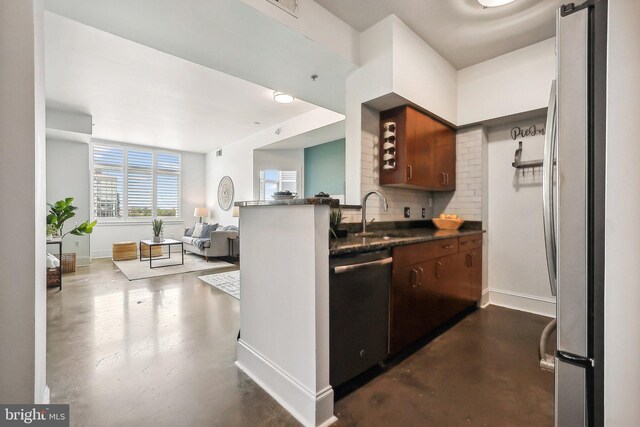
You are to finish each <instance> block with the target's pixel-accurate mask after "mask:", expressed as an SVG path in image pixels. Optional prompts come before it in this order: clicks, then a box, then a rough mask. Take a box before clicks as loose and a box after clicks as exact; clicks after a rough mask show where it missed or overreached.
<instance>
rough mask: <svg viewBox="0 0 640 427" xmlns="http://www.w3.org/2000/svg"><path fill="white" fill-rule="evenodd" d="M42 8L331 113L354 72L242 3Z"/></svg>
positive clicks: (77, 3)
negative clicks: (313, 76)
mask: <svg viewBox="0 0 640 427" xmlns="http://www.w3.org/2000/svg"><path fill="white" fill-rule="evenodd" d="M44 3H45V8H46V10H47V11H49V12H53V13H55V14H57V15H60V16H64V17H67V18H70V19H73V20H74V21H77V22H81V23H83V24H86V25H89V26H91V27H94V28H98V29H100V30H103V31H106V32H108V33H111V34H114V35H117V36H120V37H122V38H124V39H127V40H131V41H134V42H137V43H140V44H142V45H145V46H149V47H152V48H154V49H157V50H159V51H162V52H165V53H168V54H171V55H174V56H177V57H179V58H183V59H186V60H188V61H191V62H194V63H196V64H200V65H204V66H205V67H209V68H212V69H214V70H218V71H221V72H223V73H226V74H229V75H232V76H236V77H239V78H241V79H243V80H247V81H250V82H253V83H256V84H259V85H261V86H265V87H269V88H273V89H275V90H279V91H281V92H286V93H291V94H293V95H295V96H296V97H298V98H300V99H304V100H305V101H308V102H310V103H313V104H315V105H319V106H322V107H325V108H328V109H330V110H333V111H337V112H340V113H344V111H345V80H346V76H347V74H348V73H349V72H350V71H351V70H353V69H354V67H355V65H354V64H352V63H351V62H349V60H347V59H346V58H344V57H343V56H341V55H339V54H338V53H336V52H335V51H333V50H331V49H329V48H325V47H322V46H320V45H319V44H318V43H316V42H314V41H313V40H312V39H311V38H309V37H306V36H305V35H303V34H301V33H299V32H298V31H295V30H293V29H291V28H289V27H287V26H285V25H283V24H282V23H281V22H279V21H277V20H276V19H273V18H272V17H270V16H268V15H267V14H265V13H262V12H261V11H259V10H257V9H255V8H254V7H251V6H249V5H247V4H245V3H244V2H242V1H240V0H135V1H132V0H108V1H105V0H46V1H45V2H44ZM273 8H275V9H278V7H277V6H275V5H274V6H273ZM278 10H279V9H278ZM313 74H318V75H319V76H320V78H318V79H317V81H315V82H314V81H312V80H311V79H310V77H311V75H313Z"/></svg>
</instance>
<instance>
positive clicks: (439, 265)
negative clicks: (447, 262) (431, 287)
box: [436, 261, 442, 279]
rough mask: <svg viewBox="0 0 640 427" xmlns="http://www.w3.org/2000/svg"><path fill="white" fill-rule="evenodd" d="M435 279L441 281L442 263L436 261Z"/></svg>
mask: <svg viewBox="0 0 640 427" xmlns="http://www.w3.org/2000/svg"><path fill="white" fill-rule="evenodd" d="M436 278H438V279H442V263H441V262H440V261H436Z"/></svg>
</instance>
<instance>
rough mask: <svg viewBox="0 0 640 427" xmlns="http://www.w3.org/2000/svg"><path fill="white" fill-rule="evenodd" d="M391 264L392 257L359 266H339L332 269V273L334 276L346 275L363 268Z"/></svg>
mask: <svg viewBox="0 0 640 427" xmlns="http://www.w3.org/2000/svg"><path fill="white" fill-rule="evenodd" d="M392 262H393V257H388V258H383V259H379V260H377V261H369V262H361V263H360V264H349V265H340V266H338V267H333V272H334V273H336V274H342V273H348V272H350V271H354V270H358V269H360V268H365V267H375V266H379V265H387V264H391V263H392Z"/></svg>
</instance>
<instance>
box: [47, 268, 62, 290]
mask: <svg viewBox="0 0 640 427" xmlns="http://www.w3.org/2000/svg"><path fill="white" fill-rule="evenodd" d="M59 283H60V277H58V269H57V268H47V286H58V284H59Z"/></svg>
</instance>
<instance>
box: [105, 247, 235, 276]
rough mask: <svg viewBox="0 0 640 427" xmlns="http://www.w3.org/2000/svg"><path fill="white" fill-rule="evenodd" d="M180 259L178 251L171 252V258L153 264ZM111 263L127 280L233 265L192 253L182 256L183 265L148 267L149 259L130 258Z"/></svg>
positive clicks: (167, 262) (219, 268) (155, 261)
mask: <svg viewBox="0 0 640 427" xmlns="http://www.w3.org/2000/svg"><path fill="white" fill-rule="evenodd" d="M179 261H180V252H179V251H178V253H176V254H173V253H172V254H171V259H163V260H154V261H153V265H154V267H155V266H156V265H163V264H173V263H175V262H179ZM113 263H114V264H115V265H116V266H117V267H118V268H119V269H120V271H122V274H124V275H125V276H127V279H129V280H138V279H147V278H149V277H159V276H169V275H171V274H178V273H188V272H190V271H203V270H222V269H225V268H232V267H234V265H233V264H229V263H228V262H224V261H220V260H217V259H211V258H209V262H207V261H205V260H204V257H201V256H199V255H193V254H186V255H185V256H184V265H172V266H170V267H161V268H149V261H148V260H146V261H140V260H139V259H132V260H127V261H113Z"/></svg>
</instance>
